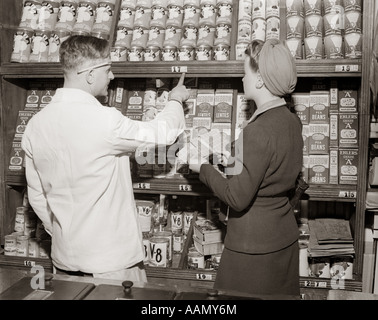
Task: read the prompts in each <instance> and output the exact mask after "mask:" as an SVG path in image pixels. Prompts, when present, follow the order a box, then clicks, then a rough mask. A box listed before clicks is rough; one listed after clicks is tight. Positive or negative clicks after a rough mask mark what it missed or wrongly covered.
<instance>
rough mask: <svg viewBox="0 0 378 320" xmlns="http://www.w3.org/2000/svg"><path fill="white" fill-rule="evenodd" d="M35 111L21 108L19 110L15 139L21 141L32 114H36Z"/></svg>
mask: <svg viewBox="0 0 378 320" xmlns="http://www.w3.org/2000/svg"><path fill="white" fill-rule="evenodd" d="M35 113H36V112H35V111H32V110H20V111H18V117H17V123H16V132H15V134H14V140H15V141H21V139H22V136H23V134H24V131H25V129H26V125H27V124H28V122H29V120H30V119H31V118H32V116H34V115H35Z"/></svg>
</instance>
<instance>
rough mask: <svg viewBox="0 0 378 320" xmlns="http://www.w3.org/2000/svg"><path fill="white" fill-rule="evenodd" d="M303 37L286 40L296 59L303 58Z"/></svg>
mask: <svg viewBox="0 0 378 320" xmlns="http://www.w3.org/2000/svg"><path fill="white" fill-rule="evenodd" d="M302 42H303V40H302V39H298V38H291V39H287V40H286V41H285V43H286V46H287V47H288V48H289V51H290V53H291V55H292V56H293V58H294V59H296V60H301V59H303V47H302Z"/></svg>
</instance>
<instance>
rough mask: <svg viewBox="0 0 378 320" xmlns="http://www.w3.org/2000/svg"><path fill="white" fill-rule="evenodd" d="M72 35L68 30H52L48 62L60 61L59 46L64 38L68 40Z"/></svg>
mask: <svg viewBox="0 0 378 320" xmlns="http://www.w3.org/2000/svg"><path fill="white" fill-rule="evenodd" d="M70 35H71V32H70V31H67V30H55V31H53V32H51V35H50V40H49V55H48V58H47V61H48V62H59V61H60V58H59V48H60V45H61V44H62V42H63V41H64V40H67V39H68V38H69V36H70Z"/></svg>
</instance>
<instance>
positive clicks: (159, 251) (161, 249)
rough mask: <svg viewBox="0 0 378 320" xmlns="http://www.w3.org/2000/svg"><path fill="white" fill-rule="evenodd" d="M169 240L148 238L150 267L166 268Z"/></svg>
mask: <svg viewBox="0 0 378 320" xmlns="http://www.w3.org/2000/svg"><path fill="white" fill-rule="evenodd" d="M168 248H169V240H168V239H167V238H159V237H152V238H150V263H149V265H150V266H152V267H167V266H168Z"/></svg>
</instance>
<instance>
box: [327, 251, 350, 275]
mask: <svg viewBox="0 0 378 320" xmlns="http://www.w3.org/2000/svg"><path fill="white" fill-rule="evenodd" d="M330 275H331V278H336V279H349V280H352V279H353V257H352V256H339V257H332V259H331V269H330Z"/></svg>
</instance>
